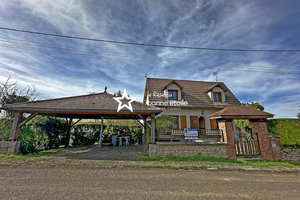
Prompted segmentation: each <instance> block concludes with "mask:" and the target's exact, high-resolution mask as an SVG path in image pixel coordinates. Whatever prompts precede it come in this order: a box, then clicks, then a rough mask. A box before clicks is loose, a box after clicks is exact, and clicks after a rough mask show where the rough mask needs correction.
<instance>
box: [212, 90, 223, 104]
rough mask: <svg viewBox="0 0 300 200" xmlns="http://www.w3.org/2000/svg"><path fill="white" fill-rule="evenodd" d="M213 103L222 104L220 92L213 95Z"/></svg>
mask: <svg viewBox="0 0 300 200" xmlns="http://www.w3.org/2000/svg"><path fill="white" fill-rule="evenodd" d="M213 98H214V102H222V94H221V92H214V93H213Z"/></svg>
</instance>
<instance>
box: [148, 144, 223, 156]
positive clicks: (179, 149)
mask: <svg viewBox="0 0 300 200" xmlns="http://www.w3.org/2000/svg"><path fill="white" fill-rule="evenodd" d="M198 154H201V155H204V156H214V157H223V158H226V157H227V153H226V143H190V144H187V143H179V142H178V143H169V142H158V143H157V144H150V145H149V156H150V157H152V158H155V157H166V156H195V155H198Z"/></svg>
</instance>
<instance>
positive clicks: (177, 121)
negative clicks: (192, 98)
mask: <svg viewBox="0 0 300 200" xmlns="http://www.w3.org/2000/svg"><path fill="white" fill-rule="evenodd" d="M173 119H174V125H173V128H174V129H179V117H178V116H173Z"/></svg>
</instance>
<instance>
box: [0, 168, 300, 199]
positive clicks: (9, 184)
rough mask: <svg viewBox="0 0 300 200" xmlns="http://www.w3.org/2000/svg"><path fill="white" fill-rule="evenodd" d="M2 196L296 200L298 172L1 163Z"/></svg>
mask: <svg viewBox="0 0 300 200" xmlns="http://www.w3.org/2000/svg"><path fill="white" fill-rule="evenodd" d="M0 199H143V200H146V199H300V174H299V173H270V172H242V171H205V170H170V169H144V168H102V169H101V168H100V169H95V168H80V167H53V168H51V167H36V166H32V167H28V166H26V167H0Z"/></svg>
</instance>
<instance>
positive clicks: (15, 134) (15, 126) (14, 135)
mask: <svg viewBox="0 0 300 200" xmlns="http://www.w3.org/2000/svg"><path fill="white" fill-rule="evenodd" d="M22 120H23V113H22V112H16V113H15V118H14V121H13V125H12V128H11V131H10V137H9V140H17V138H18V135H19V132H20V127H18V126H19V124H20V123H21V122H22Z"/></svg>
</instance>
